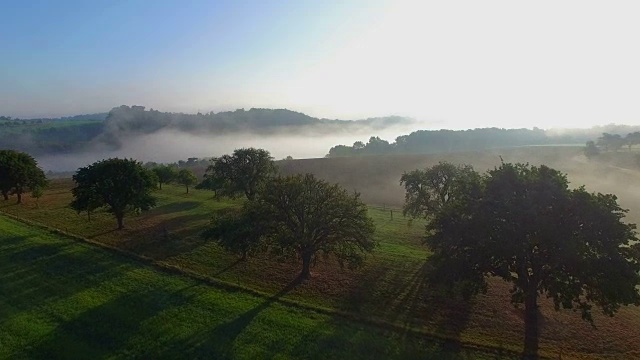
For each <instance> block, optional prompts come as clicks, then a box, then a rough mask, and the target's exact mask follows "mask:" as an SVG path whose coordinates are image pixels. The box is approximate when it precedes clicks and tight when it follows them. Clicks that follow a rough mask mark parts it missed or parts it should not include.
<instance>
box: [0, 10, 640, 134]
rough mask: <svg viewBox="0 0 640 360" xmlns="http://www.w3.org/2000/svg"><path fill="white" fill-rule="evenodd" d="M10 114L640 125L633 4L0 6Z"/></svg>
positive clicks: (433, 124)
mask: <svg viewBox="0 0 640 360" xmlns="http://www.w3.org/2000/svg"><path fill="white" fill-rule="evenodd" d="M0 9H2V10H1V11H0V24H1V25H0V115H9V116H14V117H25V118H29V117H53V116H64V115H74V114H84V113H95V112H106V111H108V110H109V109H111V108H112V107H115V106H119V105H122V104H126V105H143V106H146V107H147V108H154V109H158V110H162V111H179V112H198V111H200V112H208V111H216V112H217V111H224V110H234V109H236V108H247V109H248V108H251V107H268V108H288V109H292V110H296V111H301V112H304V113H307V114H309V115H312V116H317V117H322V118H340V119H359V118H366V117H374V116H386V115H402V116H410V117H413V118H416V119H418V120H419V121H421V124H423V128H452V129H464V128H476V127H487V126H498V127H506V128H519V127H528V128H531V127H534V126H536V127H540V128H553V127H590V126H593V125H599V124H600V125H601V124H609V123H619V124H630V125H638V124H640V46H638V36H639V34H640V21H637V19H639V18H640V2H639V1H615V0H610V1H588V0H582V1H562V0H556V1H544V0H542V1H511V0H509V1H494V0H486V1H456V0H448V1H428V0H423V1H409V0H367V1H339V0H323V1H305V0H295V1H294V0H291V1H287V0H283V1H268V0H263V1H211V0H209V1H189V0H183V1H168V0H155V1H151V0H147V1H142V0H130V1H119V0H111V1H105V0H93V1H75V0H65V1H32V0H24V1H8V0H0Z"/></svg>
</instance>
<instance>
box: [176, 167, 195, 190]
mask: <svg viewBox="0 0 640 360" xmlns="http://www.w3.org/2000/svg"><path fill="white" fill-rule="evenodd" d="M176 182H178V184H180V185H183V186H184V187H185V188H186V189H187V194H188V193H189V186H192V185H195V184H196V183H197V182H198V178H197V177H196V176H195V175H194V174H193V171H191V170H189V169H181V170H180V171H178V174H177V175H176Z"/></svg>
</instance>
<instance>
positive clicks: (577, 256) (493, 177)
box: [426, 164, 640, 359]
mask: <svg viewBox="0 0 640 360" xmlns="http://www.w3.org/2000/svg"><path fill="white" fill-rule="evenodd" d="M479 188H480V190H481V191H479V192H478V193H476V194H470V193H466V194H461V196H456V200H454V201H451V202H449V203H447V204H446V206H444V207H442V209H441V210H440V211H438V212H437V213H436V214H435V216H434V217H433V218H432V220H431V221H430V223H429V224H428V225H427V238H426V241H427V244H428V245H429V246H430V247H431V249H432V250H433V252H434V255H433V258H432V261H433V262H434V264H435V265H436V273H435V274H434V275H435V276H434V278H437V279H439V280H440V281H443V282H445V283H459V282H462V283H465V284H467V285H468V286H467V290H470V291H471V293H477V292H478V291H482V290H486V287H487V277H489V276H497V277H500V278H502V279H504V280H505V281H508V282H510V283H511V284H512V286H513V289H512V297H511V301H512V302H513V303H514V304H524V307H525V344H524V352H523V354H524V358H527V359H535V358H537V352H538V335H539V330H538V297H539V296H540V295H542V294H544V295H546V296H547V297H549V298H551V299H552V300H553V302H554V304H555V307H556V309H560V308H566V309H577V310H579V311H580V312H581V314H582V317H583V318H584V319H586V320H588V321H592V317H591V310H592V308H593V306H597V307H599V308H600V309H601V310H602V311H603V312H604V313H605V314H608V315H613V314H614V313H615V312H616V310H617V309H618V308H619V307H620V306H621V305H629V304H635V305H638V304H640V295H639V294H638V290H637V288H636V286H637V285H638V284H639V283H640V276H639V275H638V272H639V271H640V260H639V258H638V251H637V249H635V250H634V249H633V248H634V247H636V246H637V245H634V244H635V240H636V236H635V230H634V229H635V225H633V224H626V223H624V222H623V218H624V216H625V213H626V210H623V209H622V208H620V206H619V205H618V203H617V201H616V197H615V196H614V195H604V194H593V193H589V192H587V191H586V190H585V189H584V188H583V187H581V188H578V189H575V190H570V189H569V187H568V182H567V179H566V176H565V175H564V174H562V173H560V172H558V171H556V170H553V169H550V168H548V167H546V166H540V167H536V166H530V165H523V164H515V165H514V164H502V165H501V166H500V167H499V168H497V169H495V170H492V171H489V172H488V173H487V175H486V176H484V177H483V178H482V179H481V180H480V183H479Z"/></svg>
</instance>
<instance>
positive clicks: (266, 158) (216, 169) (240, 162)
mask: <svg viewBox="0 0 640 360" xmlns="http://www.w3.org/2000/svg"><path fill="white" fill-rule="evenodd" d="M211 162H212V164H211V165H210V166H209V167H208V168H207V171H206V173H205V176H204V177H205V178H204V180H203V182H202V183H201V184H200V186H199V188H204V189H207V188H209V186H216V188H211V190H216V195H222V196H229V197H235V196H237V195H238V194H243V195H244V196H246V197H247V199H249V200H253V199H255V197H256V194H257V192H258V189H259V187H260V186H261V185H262V184H264V183H265V181H267V179H269V178H270V177H272V176H273V175H274V174H275V173H276V167H275V165H274V163H273V157H271V154H269V152H268V151H266V150H263V149H254V148H243V149H237V150H235V151H234V152H233V155H223V156H221V157H219V158H214V159H212V160H211Z"/></svg>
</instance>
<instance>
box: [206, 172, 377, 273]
mask: <svg viewBox="0 0 640 360" xmlns="http://www.w3.org/2000/svg"><path fill="white" fill-rule="evenodd" d="M374 230H375V227H374V224H373V221H372V220H371V218H369V217H368V215H367V207H366V205H365V204H363V203H362V201H361V200H360V197H359V195H358V194H357V193H354V194H349V193H348V192H347V191H346V190H345V189H343V188H341V187H340V186H339V185H337V184H335V185H331V184H329V183H327V182H325V181H323V180H319V179H316V178H315V177H314V176H313V175H311V174H307V175H296V176H288V177H276V178H274V179H272V180H270V181H269V183H268V186H267V187H265V191H262V192H260V193H259V195H258V196H257V198H256V199H255V200H253V201H249V202H247V203H246V204H245V205H244V209H243V211H242V214H241V215H238V214H234V215H233V216H231V217H229V216H223V217H218V218H215V219H214V221H213V224H212V227H211V228H210V229H209V230H208V231H207V232H205V236H207V237H213V238H217V239H218V241H219V242H221V243H222V244H223V245H224V246H225V247H227V248H228V249H231V250H235V251H240V252H242V253H243V254H246V252H247V251H251V250H252V249H258V248H267V247H269V248H271V249H272V250H275V251H277V252H278V253H279V254H282V255H285V256H297V257H298V258H299V259H301V260H302V271H301V273H300V277H301V278H304V279H306V278H309V277H310V275H311V273H310V268H311V264H312V262H313V261H314V259H316V258H317V256H318V254H322V255H324V256H333V257H334V258H335V259H337V260H338V262H339V263H340V265H344V264H345V263H346V264H347V265H348V266H349V267H357V266H359V265H361V263H362V261H363V259H364V254H365V253H366V252H371V251H373V249H374V247H375V245H376V243H375V241H374V240H373V238H372V236H373V232H374Z"/></svg>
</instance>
